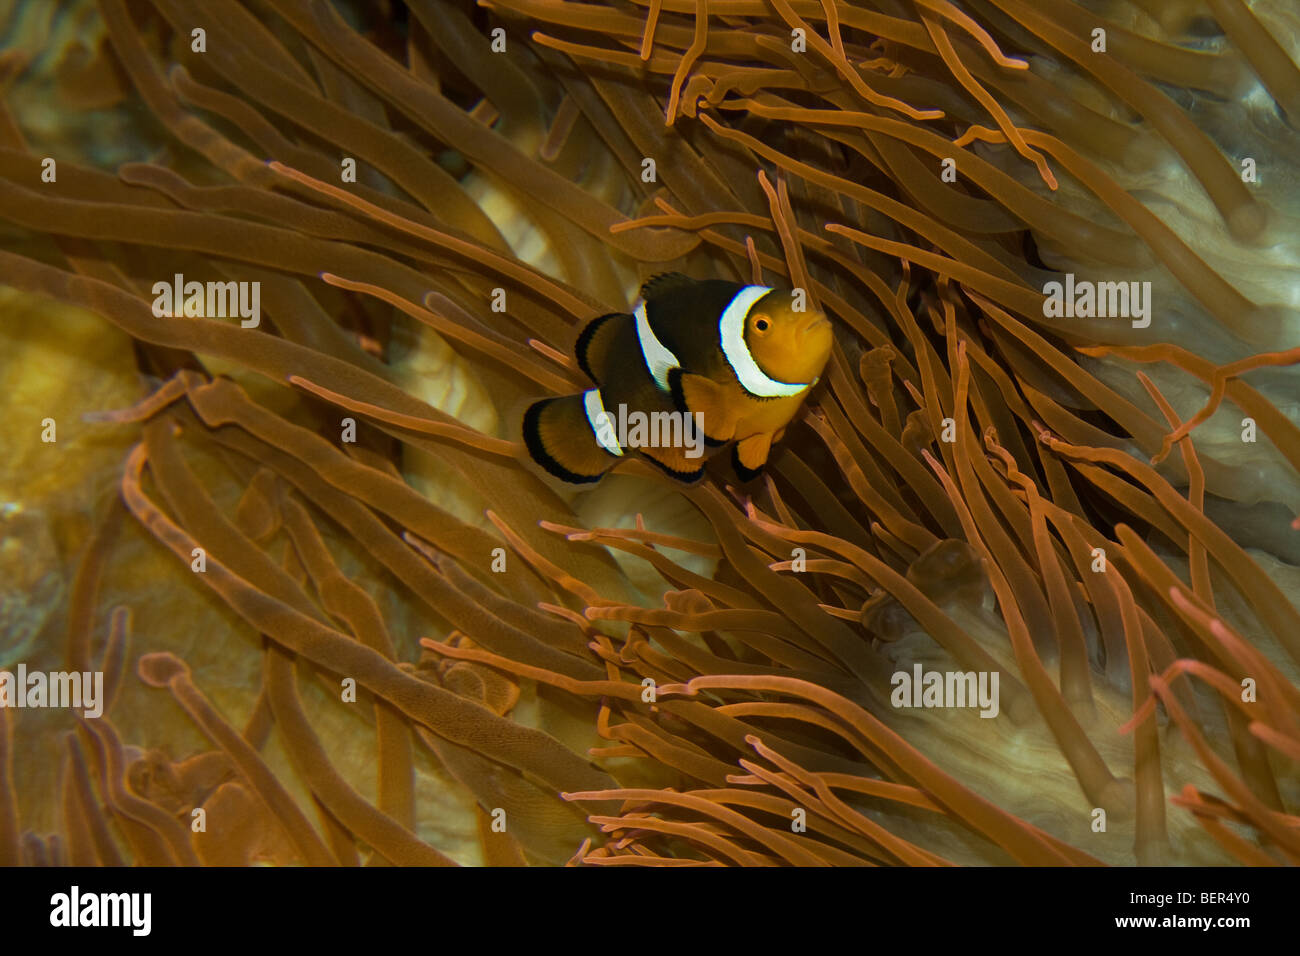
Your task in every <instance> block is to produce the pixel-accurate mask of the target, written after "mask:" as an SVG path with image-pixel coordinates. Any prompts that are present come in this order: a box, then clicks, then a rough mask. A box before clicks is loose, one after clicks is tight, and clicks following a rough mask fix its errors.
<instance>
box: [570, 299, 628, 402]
mask: <svg viewBox="0 0 1300 956" xmlns="http://www.w3.org/2000/svg"><path fill="white" fill-rule="evenodd" d="M623 314H624V313H622V312H610V313H607V314H605V315H598V316H596V317H595V318H594V319H592V320H591V321H590V322H588V323H587V324H586V325H585V326H583V327H582V331H581V332H579V333H578V340H577V341H576V342H575V343H574V344H573V357H574V358H575V359H577V360H578V367H579V368H581V369H582V371H583V372H584V373H585V374H586V376H587V378H589V379H591V380H592V381H593V382H595V383H596V384H597V385H599V384H601V382H600V376H601V375H604V374H605V368H606V359H607V358H608V356H609V347H610V343H611V342H612V341H613V339H614V330H615V327H616V326H617V325H618V323H617V322H615V321H613V320H614V319H618V318H620V317H622V316H623Z"/></svg>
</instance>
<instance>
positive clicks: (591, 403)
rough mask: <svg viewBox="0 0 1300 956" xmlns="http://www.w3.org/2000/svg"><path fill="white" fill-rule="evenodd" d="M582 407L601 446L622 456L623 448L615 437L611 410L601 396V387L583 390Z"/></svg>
mask: <svg viewBox="0 0 1300 956" xmlns="http://www.w3.org/2000/svg"><path fill="white" fill-rule="evenodd" d="M582 407H583V408H584V409H585V410H586V412H587V423H588V424H589V425H590V426H591V433H592V434H593V435H595V436H596V441H597V442H599V443H600V447H601V448H603V449H605V451H607V452H609V453H610V454H611V455H619V456H622V454H623V449H622V448H621V447H620V446H619V444H618V439H617V438H616V437H614V436H615V431H614V423H613V422H612V421H611V420H610V417H609V412H607V411H605V403H604V402H603V401H601V398H600V389H598V388H589V389H587V390H586V391H585V392H583V393H582Z"/></svg>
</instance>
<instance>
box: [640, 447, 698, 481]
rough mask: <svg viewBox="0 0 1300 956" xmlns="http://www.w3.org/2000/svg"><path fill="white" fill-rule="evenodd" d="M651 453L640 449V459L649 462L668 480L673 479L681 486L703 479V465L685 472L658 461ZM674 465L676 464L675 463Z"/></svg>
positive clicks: (649, 450) (648, 450)
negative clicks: (681, 484)
mask: <svg viewBox="0 0 1300 956" xmlns="http://www.w3.org/2000/svg"><path fill="white" fill-rule="evenodd" d="M651 452H652V450H651V449H646V448H643V449H641V455H642V458H644V459H645V460H646V461H648V462H650V464H652V465H654V466H655V467H656V468H658V469H659V470H660V471H662V472H663V473H664V474H665V475H667V476H668V477H669V478H672V479H674V480H675V481H680V482H682V483H683V484H687V485H689V484H693V483H695V482H697V481H699V480H700V479H701V478H703V477H704V466H703V465H700V467H699V468H696V469H694V470H692V471H687V470H685V469H681V468H674V467H673V466H672V465H670V464H667V463H665V462H662V461H660V460H659V459H658V458H657V457H655V455H654V454H652V453H651ZM674 463H675V464H676V462H674Z"/></svg>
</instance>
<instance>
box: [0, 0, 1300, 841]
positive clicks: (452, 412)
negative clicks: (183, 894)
mask: <svg viewBox="0 0 1300 956" xmlns="http://www.w3.org/2000/svg"><path fill="white" fill-rule="evenodd" d="M41 11H44V12H43V13H42V12H41ZM0 37H4V38H5V41H4V42H5V52H3V53H0V91H3V93H4V97H3V99H0V178H3V180H4V188H3V189H0V221H2V222H3V223H4V227H3V231H0V244H2V245H0V276H2V277H3V281H4V283H5V284H6V285H7V286H8V287H9V290H5V293H6V297H5V298H4V299H3V303H4V321H3V322H2V323H0V335H3V336H4V346H3V349H2V352H3V354H4V355H5V359H3V360H2V361H3V365H0V368H2V369H3V372H4V375H5V376H6V378H5V381H6V382H9V381H10V380H12V381H13V382H14V383H20V384H21V387H22V389H24V392H23V394H24V395H26V396H28V400H26V401H23V402H21V403H14V404H13V405H12V408H11V410H10V412H9V414H8V415H7V416H6V421H5V426H4V427H5V429H6V433H5V439H6V443H7V446H8V447H12V448H17V449H19V450H20V453H19V454H17V455H16V456H15V457H14V459H13V462H14V463H13V464H11V465H9V466H7V470H5V471H4V472H2V473H0V477H3V484H2V485H0V506H2V507H3V508H4V509H5V510H3V511H0V522H3V524H0V527H3V528H4V534H5V536H6V538H5V541H4V547H5V550H3V551H0V567H3V568H14V569H18V568H21V569H22V570H23V573H24V574H25V575H27V577H28V580H29V581H30V582H31V583H23V584H21V585H20V586H18V587H15V586H13V585H12V584H9V583H6V584H5V585H4V586H3V587H4V590H3V591H0V627H3V634H2V635H0V663H6V664H7V663H8V662H11V661H14V660H17V659H18V658H20V657H21V658H22V659H23V660H24V661H25V663H26V665H27V666H28V667H29V668H32V669H38V668H39V669H44V670H49V671H58V670H68V671H76V672H84V671H99V672H102V673H103V674H104V675H105V692H104V695H105V710H104V713H103V715H102V716H100V717H81V716H79V715H78V714H76V713H72V712H69V711H66V710H63V711H59V710H40V711H37V710H31V711H21V712H20V711H16V710H8V709H5V708H0V748H3V749H2V752H0V864H4V863H15V862H22V863H33V864H34V863H45V862H56V863H58V862H73V863H79V864H105V865H111V864H117V863H121V862H127V861H130V862H136V863H144V864H195V863H220V864H240V863H248V862H254V861H263V862H280V863H291V862H301V863H306V864H315V865H332V864H334V865H336V864H345V865H346V864H356V863H360V862H374V863H381V864H382V863H391V864H423V865H441V864H454V863H486V864H490V865H514V864H521V863H550V864H556V863H563V862H566V861H567V862H574V863H582V864H586V865H685V866H694V865H719V864H722V865H731V864H739V865H750V864H754V865H765V864H794V865H840V864H843V865H924V866H929V865H947V864H954V863H955V864H964V863H1020V864H1033V865H1066V864H1070V865H1073V864H1079V865H1091V864H1098V863H1119V864H1124V863H1130V864H1131V863H1134V862H1137V863H1143V864H1150V863H1179V864H1190V863H1198V864H1205V863H1219V864H1221V863H1244V864H1259V865H1277V864H1284V863H1297V862H1300V829H1297V824H1300V818H1298V817H1297V816H1296V806H1297V803H1298V802H1300V689H1298V686H1297V679H1298V677H1300V610H1298V609H1297V596H1298V595H1300V544H1298V543H1297V542H1298V540H1300V539H1298V538H1297V535H1298V534H1300V524H1297V523H1295V522H1293V521H1292V517H1293V516H1294V515H1295V514H1296V513H1297V512H1298V511H1300V428H1298V427H1297V421H1298V420H1300V403H1297V401H1296V398H1295V396H1296V395H1297V378H1296V375H1295V370H1294V368H1293V367H1292V366H1293V365H1294V364H1295V363H1296V362H1298V361H1300V348H1298V347H1297V343H1298V342H1300V313H1298V312H1297V311H1296V310H1297V308H1298V307H1300V300H1298V299H1297V296H1296V292H1295V283H1294V281H1293V277H1294V274H1295V272H1294V271H1295V268H1296V263H1297V260H1298V258H1300V256H1298V253H1300V249H1297V240H1296V236H1297V231H1296V218H1295V214H1296V210H1295V209H1294V199H1293V198H1292V197H1293V196H1294V195H1296V193H1295V190H1294V189H1293V188H1292V187H1293V186H1294V183H1293V182H1292V176H1293V173H1292V172H1291V171H1290V170H1289V168H1288V167H1287V165H1286V160H1287V159H1288V158H1289V157H1290V156H1291V155H1292V154H1293V153H1294V152H1295V149H1296V146H1297V132H1298V131H1297V129H1296V122H1297V117H1300V68H1298V67H1297V65H1296V55H1297V49H1298V48H1300V17H1297V15H1296V13H1295V11H1294V10H1292V9H1291V8H1290V7H1289V6H1288V5H1287V4H1285V3H1282V2H1270V0H1259V2H1257V3H1255V4H1254V5H1253V6H1248V5H1247V4H1245V3H1244V2H1242V0H1205V2H1204V3H1200V2H1186V3H1183V2H1179V3H1165V2H1155V0H1131V2H1122V0H1115V2H1112V3H1105V4H1094V5H1089V6H1087V7H1085V6H1080V5H1076V4H1074V3H1071V2H1067V0H1059V2H1052V3H1049V4H1035V3H1029V2H1026V0H966V2H964V3H961V4H957V3H953V2H949V0H872V2H869V3H866V4H861V5H858V4H854V5H849V4H842V3H839V2H837V0H819V2H812V0H770V2H759V0H711V2H710V0H650V2H648V3H639V2H632V3H577V2H563V0H479V3H478V5H477V6H474V5H472V4H468V3H460V2H454V0H407V2H406V3H404V4H401V3H398V2H397V0H392V2H382V0H381V2H375V3H369V4H368V3H362V2H359V0H358V2H351V0H336V2H326V0H277V2H275V3H270V2H265V0H240V2H237V0H205V2H203V3H189V2H184V0H148V2H132V3H128V2H126V0H98V2H97V3H95V4H88V3H86V2H84V0H68V2H66V3H62V4H58V5H52V4H51V5H46V4H24V3H10V4H0ZM667 270H680V271H683V272H686V273H688V274H690V275H694V276H700V277H719V278H727V279H733V280H738V281H754V282H761V283H765V284H770V285H782V286H787V287H794V288H797V289H801V290H803V291H804V292H805V294H806V295H807V297H808V299H809V300H810V302H811V304H812V305H813V306H814V307H816V308H819V309H821V310H824V311H825V313H826V314H827V315H828V316H830V317H831V318H832V320H833V322H834V325H835V328H836V345H835V348H834V351H833V354H832V357H831V360H830V364H829V365H828V367H827V370H826V373H825V374H824V376H823V381H822V383H821V384H820V385H819V386H818V387H817V389H816V390H815V391H814V392H813V394H812V397H811V398H810V400H809V402H808V404H807V407H806V408H805V410H804V412H803V413H802V415H801V417H800V418H799V419H798V420H797V421H796V422H795V423H793V424H792V425H791V427H790V429H789V433H788V435H787V436H786V437H785V439H784V441H783V442H782V443H781V444H780V445H779V446H777V448H776V449H775V450H774V454H773V457H772V460H771V462H770V467H769V469H768V472H767V473H766V474H765V475H764V476H762V477H761V478H759V479H757V480H755V481H753V482H750V483H740V482H739V481H738V480H737V478H736V476H735V475H734V474H733V473H731V472H730V471H729V469H728V467H727V466H726V464H725V458H724V457H719V458H716V459H714V460H712V461H711V462H710V465H709V468H708V472H707V475H706V477H705V479H704V480H703V482H701V483H699V484H696V485H691V486H683V485H680V484H678V483H675V482H673V481H672V480H671V479H669V478H667V477H666V476H664V475H662V474H660V473H659V472H657V471H656V470H654V469H652V468H650V467H647V465H646V464H645V463H644V462H641V461H636V460H628V461H627V462H625V463H622V464H620V465H619V466H618V467H617V468H616V469H615V471H614V473H613V474H612V475H611V476H609V477H607V478H606V479H604V481H603V482H602V483H601V485H600V486H599V488H598V489H597V490H595V491H591V492H581V493H578V492H575V491H573V490H572V489H569V488H565V487H561V486H560V485H558V484H556V483H555V482H552V481H550V480H549V479H548V478H545V477H544V476H542V475H541V473H540V472H539V471H538V470H537V469H536V468H534V467H533V466H532V464H531V463H530V462H529V461H528V456H527V454H526V452H525V451H524V449H523V444H522V442H521V441H519V434H518V424H517V423H518V420H519V410H520V409H521V408H522V406H523V404H526V403H527V401H529V400H532V399H535V398H537V397H539V396H544V395H548V394H565V393H571V392H574V391H577V390H579V389H580V388H582V387H583V384H582V383H583V379H582V376H581V373H580V372H579V370H578V367H577V365H576V364H575V363H574V361H573V360H572V359H571V358H569V355H570V354H571V349H572V346H573V344H574V341H575V339H576V338H577V336H578V333H579V331H580V330H581V328H582V326H583V324H584V323H585V322H586V321H587V320H588V319H590V318H592V317H594V316H597V315H600V314H602V313H606V312H610V311H617V310H622V309H625V308H627V307H628V305H629V303H630V301H631V299H632V298H633V297H634V296H635V294H636V289H637V287H638V286H639V284H640V282H641V280H643V279H645V278H647V277H648V276H650V275H651V274H654V273H657V272H662V271H667ZM182 276H183V277H184V279H185V280H195V281H199V282H201V283H221V284H226V283H229V284H231V286H230V288H234V287H236V286H241V284H243V287H253V286H255V288H256V289H257V290H258V294H259V296H260V305H261V311H260V314H258V315H256V316H254V315H245V316H243V319H244V321H241V316H240V315H237V314H224V315H217V314H213V313H212V312H211V311H210V310H209V309H208V307H207V305H206V304H205V303H203V302H200V301H199V300H198V299H197V298H195V297H193V295H192V293H191V292H189V291H185V292H184V293H183V295H181V296H177V297H176V300H175V302H174V307H175V308H174V309H173V310H171V311H174V312H175V313H176V314H164V313H165V312H167V311H168V310H166V309H161V310H160V308H159V307H158V298H157V297H158V296H159V295H160V292H159V285H160V284H161V286H162V287H163V288H164V289H166V288H168V287H170V286H171V285H172V282H173V277H182ZM175 281H176V282H177V283H181V281H182V280H181V279H180V278H176V280H175ZM1053 283H1058V284H1059V285H1060V286H1061V287H1068V288H1071V289H1072V288H1076V287H1077V288H1084V287H1087V288H1089V289H1092V288H1100V289H1103V290H1109V291H1108V293H1107V294H1109V295H1110V297H1111V298H1110V302H1111V303H1112V304H1113V303H1115V302H1119V301H1121V300H1120V299H1119V297H1118V295H1119V291H1120V290H1121V289H1122V291H1123V292H1124V293H1125V295H1124V297H1123V299H1122V301H1123V303H1125V306H1124V308H1122V309H1120V310H1119V314H1114V312H1113V310H1112V314H1109V315H1107V314H1105V310H1104V309H1099V308H1097V305H1098V302H1099V300H1093V301H1092V308H1091V310H1089V309H1086V308H1078V309H1076V308H1075V305H1076V303H1075V302H1074V301H1073V299H1071V301H1070V302H1069V303H1068V304H1067V307H1066V308H1065V310H1064V311H1062V310H1061V309H1059V308H1057V307H1056V306H1057V305H1059V304H1060V303H1059V298H1054V294H1053V293H1052V291H1051V290H1052V288H1053V286H1052V284H1053ZM1067 284H1068V286H1067ZM1121 284H1122V285H1121ZM224 287H225V286H224V285H223V288H224ZM1130 293H1131V294H1130ZM1099 295H1100V293H1099ZM1142 303H1145V304H1142ZM14 387H15V388H16V387H18V384H15V386H14ZM50 423H52V424H50ZM51 428H53V429H55V430H56V431H50V429H51ZM20 516H21V520H19V518H20ZM11 580H12V579H11ZM665 588H667V590H665ZM924 672H930V673H937V674H939V675H940V677H941V680H942V679H943V676H944V675H947V678H948V685H949V686H958V685H960V686H965V685H961V684H960V678H961V675H963V674H969V675H971V677H974V676H975V675H980V676H981V677H987V676H989V675H996V677H997V683H996V684H994V685H993V686H994V687H995V688H996V700H995V701H994V702H993V706H992V707H989V708H986V709H985V711H984V712H981V711H980V710H978V709H975V708H971V707H967V706H938V707H932V706H910V705H909V704H908V703H907V702H903V703H901V704H900V700H899V697H898V695H897V694H896V693H895V691H896V689H897V688H898V687H899V685H900V684H905V683H906V681H907V680H908V679H910V675H912V674H914V673H918V674H919V673H924ZM954 676H956V677H958V678H959V680H958V681H957V682H954V681H953V680H952V679H951V678H952V677H954ZM900 678H901V679H900ZM969 686H970V687H971V688H974V687H975V686H976V685H975V682H974V681H972V682H971V684H970V685H969ZM919 696H920V689H919V688H918V697H919ZM990 711H991V712H990Z"/></svg>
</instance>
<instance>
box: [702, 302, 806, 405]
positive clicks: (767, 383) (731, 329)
mask: <svg viewBox="0 0 1300 956" xmlns="http://www.w3.org/2000/svg"><path fill="white" fill-rule="evenodd" d="M771 291H772V290H771V289H769V288H767V287H766V286H761V285H747V286H745V287H744V288H743V289H741V290H740V291H739V292H737V293H736V294H735V296H733V297H732V299H731V301H730V302H729V303H727V307H726V309H724V310H723V312H722V318H721V319H719V320H718V330H719V333H720V338H721V340H722V354H723V355H724V356H725V357H726V359H727V364H729V365H730V366H731V370H732V371H733V372H735V373H736V378H737V379H738V380H739V381H740V385H741V387H742V388H743V389H744V390H745V391H747V392H749V394H751V395H756V396H758V397H759V398H779V397H782V396H786V395H798V394H799V393H800V392H802V391H803V390H804V389H806V388H808V387H809V386H810V385H811V383H810V382H778V381H777V380H776V379H774V378H772V377H771V376H769V375H768V374H767V373H766V372H764V371H763V370H762V369H761V368H759V366H758V363H757V362H756V361H754V356H753V354H752V353H751V352H750V351H749V346H748V345H747V344H746V343H745V319H746V317H747V316H748V315H749V310H750V309H751V308H753V306H754V303H756V302H757V301H758V300H759V299H761V298H763V296H765V295H767V294H768V293H769V292H771Z"/></svg>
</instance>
